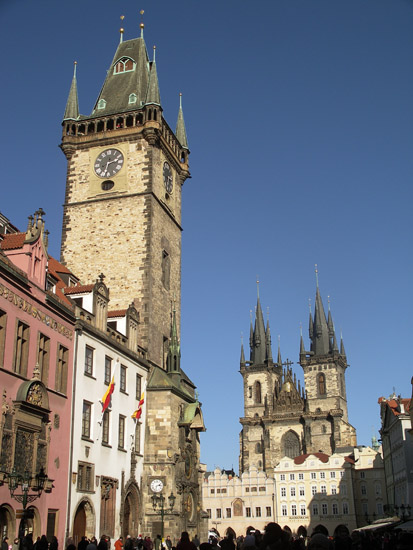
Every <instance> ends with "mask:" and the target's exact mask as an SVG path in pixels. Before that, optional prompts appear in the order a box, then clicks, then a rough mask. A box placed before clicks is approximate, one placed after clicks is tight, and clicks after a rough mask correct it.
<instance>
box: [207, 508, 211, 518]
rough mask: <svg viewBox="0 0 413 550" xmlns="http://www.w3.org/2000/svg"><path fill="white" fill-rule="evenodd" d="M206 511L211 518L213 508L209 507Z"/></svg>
mask: <svg viewBox="0 0 413 550" xmlns="http://www.w3.org/2000/svg"><path fill="white" fill-rule="evenodd" d="M206 513H207V514H208V517H209V519H211V508H207V510H206Z"/></svg>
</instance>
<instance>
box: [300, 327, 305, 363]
mask: <svg viewBox="0 0 413 550" xmlns="http://www.w3.org/2000/svg"><path fill="white" fill-rule="evenodd" d="M304 357H305V347H304V338H303V327H302V326H300V360H301V359H302V358H304Z"/></svg>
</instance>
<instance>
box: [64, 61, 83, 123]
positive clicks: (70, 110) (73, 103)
mask: <svg viewBox="0 0 413 550" xmlns="http://www.w3.org/2000/svg"><path fill="white" fill-rule="evenodd" d="M78 118H79V100H78V95H77V81H76V63H75V68H74V70H73V79H72V84H71V86H70V91H69V97H68V98H67V103H66V109H65V114H64V117H63V120H77V119H78Z"/></svg>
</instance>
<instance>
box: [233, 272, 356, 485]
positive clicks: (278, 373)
mask: <svg viewBox="0 0 413 550" xmlns="http://www.w3.org/2000/svg"><path fill="white" fill-rule="evenodd" d="M309 331H310V340H311V349H310V351H305V348H304V341H303V338H302V336H301V344H300V365H301V366H302V368H303V371H304V385H305V387H304V388H302V387H301V385H300V381H299V380H297V377H296V375H295V374H294V373H293V371H292V368H291V365H292V363H291V362H290V361H288V360H287V361H285V362H283V361H282V359H281V351H280V347H279V346H278V356H277V361H276V362H274V361H273V358H272V351H271V335H270V327H269V323H268V322H267V327H266V328H265V326H264V319H263V315H262V309H261V303H260V298H259V296H258V300H257V307H256V315H255V326H254V327H253V326H252V322H251V328H250V349H251V351H250V360H249V361H246V360H245V353H244V347H243V345H242V346H241V361H240V372H241V375H242V377H243V382H244V416H243V417H242V418H240V423H241V425H242V430H241V433H240V458H239V461H240V463H239V467H240V472H241V473H242V472H244V471H246V470H248V468H250V467H251V466H255V467H257V468H258V469H262V470H264V471H265V472H267V473H268V474H272V473H273V471H274V468H275V466H276V465H277V464H278V463H279V461H280V460H281V458H282V457H283V456H289V457H291V458H294V457H296V456H298V455H300V454H306V453H312V452H319V451H322V452H324V453H326V454H332V453H333V452H335V451H339V450H340V449H344V448H346V447H351V446H355V445H356V444H357V442H356V432H355V429H354V428H353V426H351V424H350V423H349V421H348V413H347V397H346V387H345V371H346V368H347V366H348V365H347V359H346V354H345V351H344V345H343V342H342V341H341V348H340V350H339V349H338V347H337V340H336V336H335V330H334V326H333V320H332V315H331V312H330V310H329V312H328V318H326V315H325V311H324V307H323V303H322V300H321V295H320V291H319V288H318V282H317V289H316V304H315V312H314V320H313V317H312V315H311V313H310V325H309Z"/></svg>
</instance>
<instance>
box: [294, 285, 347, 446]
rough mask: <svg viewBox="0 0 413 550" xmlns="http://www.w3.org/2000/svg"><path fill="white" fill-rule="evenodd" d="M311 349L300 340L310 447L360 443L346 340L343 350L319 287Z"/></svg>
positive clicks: (311, 320)
mask: <svg viewBox="0 0 413 550" xmlns="http://www.w3.org/2000/svg"><path fill="white" fill-rule="evenodd" d="M309 336H310V341H311V346H310V351H305V348H304V342H303V338H302V336H301V342H300V365H301V366H302V368H303V371H304V385H305V390H306V410H305V414H304V420H305V426H306V434H305V440H306V445H307V449H309V450H310V449H311V450H313V451H315V452H316V451H319V450H320V449H323V450H324V452H326V451H325V449H328V448H329V447H330V448H331V451H332V452H334V451H337V450H339V449H340V448H342V447H349V446H355V445H357V442H356V430H355V428H354V427H353V426H352V425H351V424H350V423H349V420H348V412H347V395H346V382H345V372H346V369H347V367H348V363H347V357H346V352H345V349H344V344H343V339H342V338H341V342H340V349H339V348H338V345H337V338H336V333H335V329H334V324H333V318H332V315H331V311H330V307H329V309H328V317H326V314H325V310H324V306H323V302H322V299H321V295H320V290H319V287H318V280H317V289H316V297H315V306H314V319H313V317H312V314H311V311H310V319H309Z"/></svg>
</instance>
